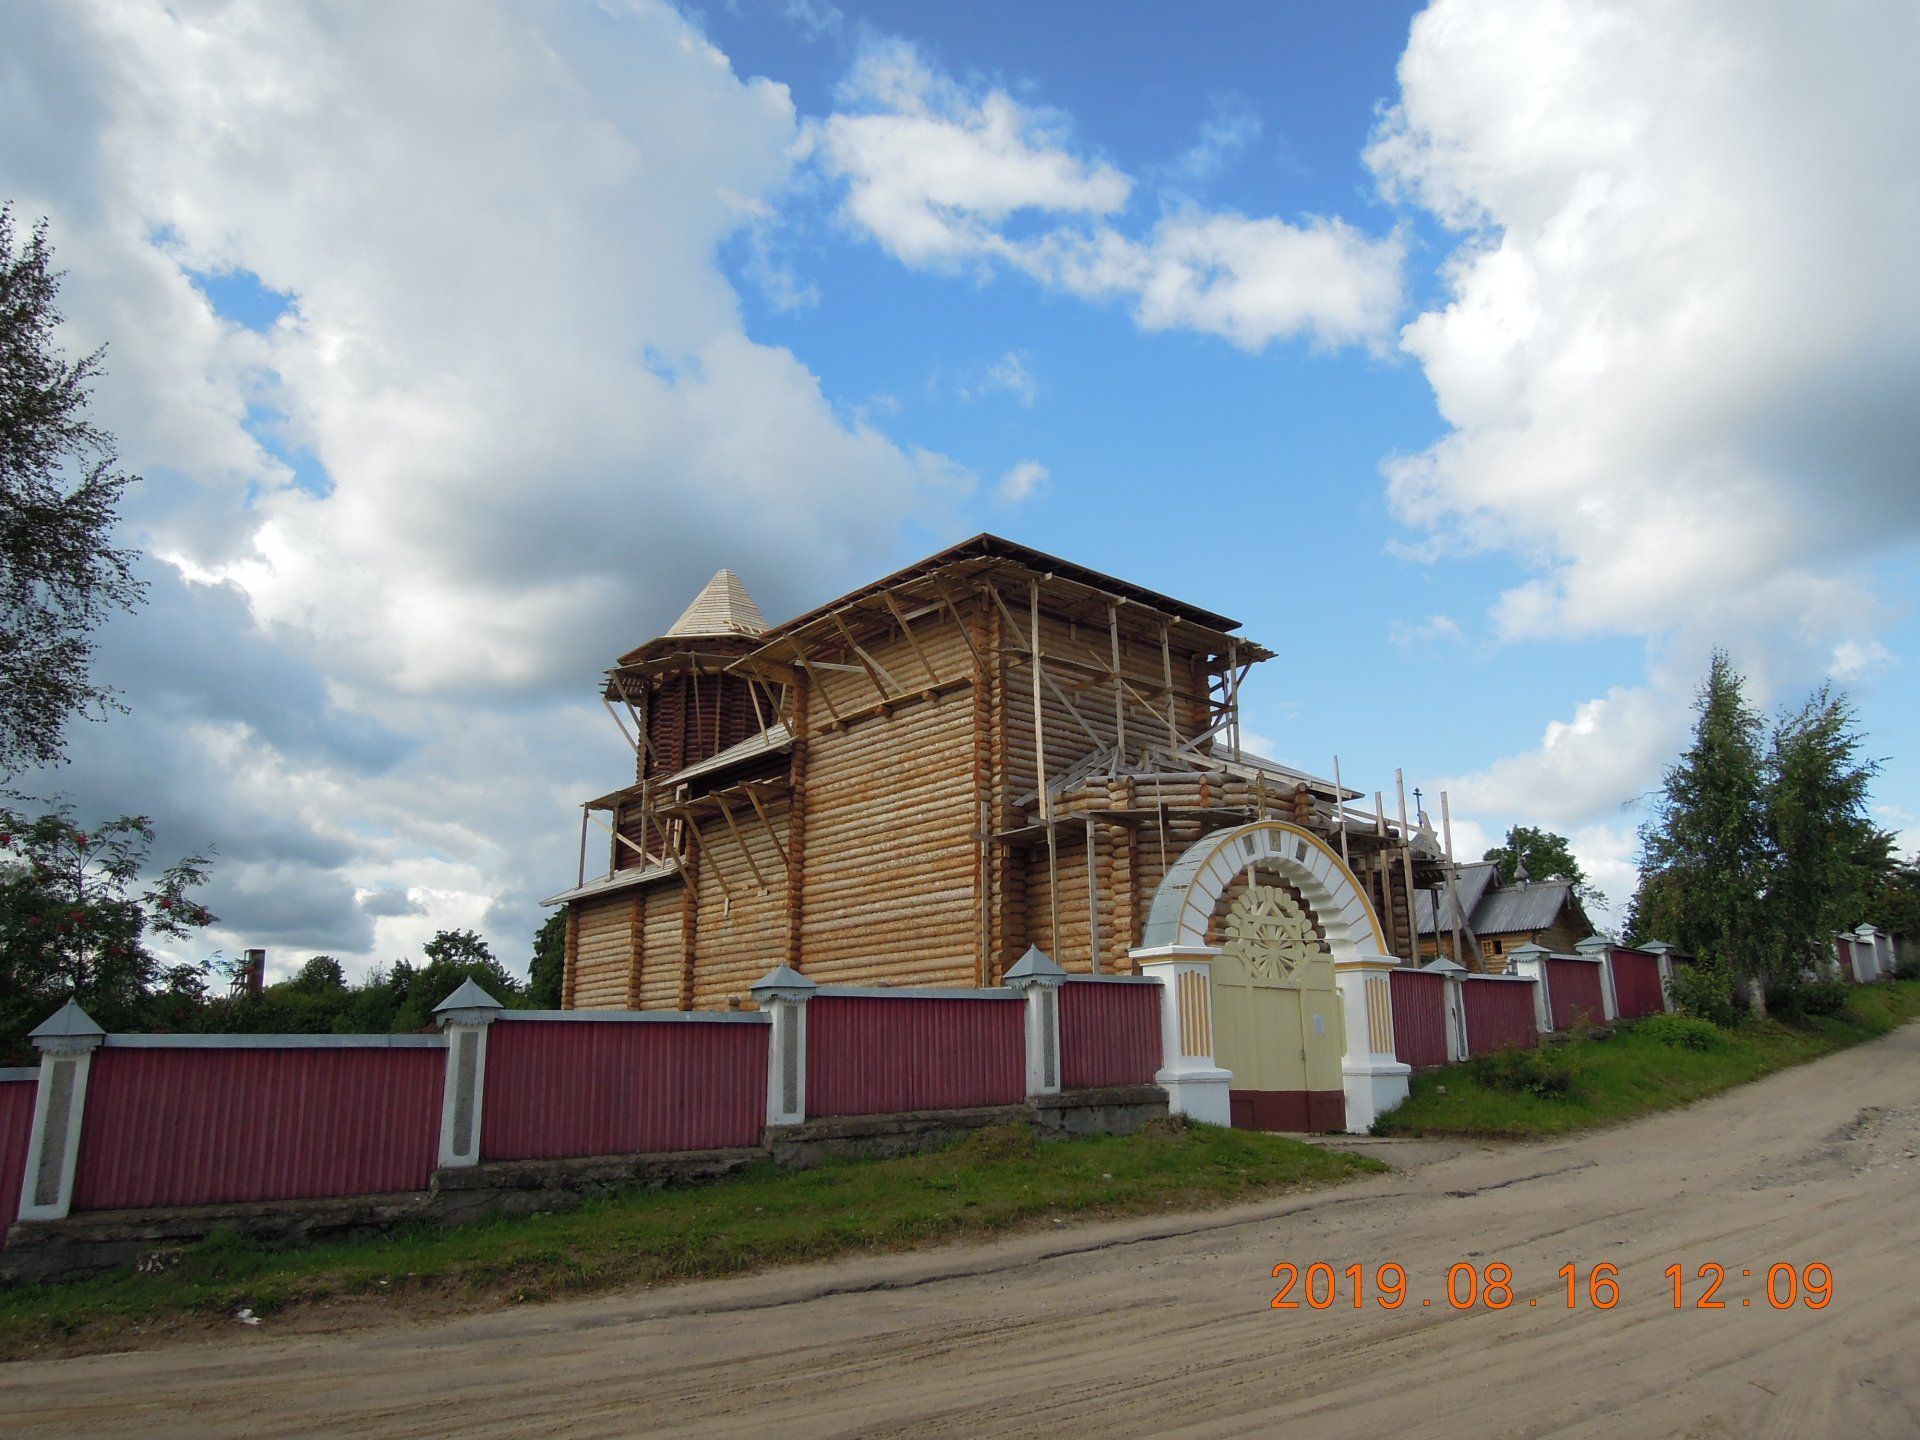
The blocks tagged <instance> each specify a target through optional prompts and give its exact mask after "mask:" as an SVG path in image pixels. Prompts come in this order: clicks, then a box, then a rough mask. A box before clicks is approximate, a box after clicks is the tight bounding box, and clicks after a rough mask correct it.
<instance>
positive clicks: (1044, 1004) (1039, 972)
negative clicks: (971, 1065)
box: [1006, 945, 1067, 1099]
mask: <svg viewBox="0 0 1920 1440" xmlns="http://www.w3.org/2000/svg"><path fill="white" fill-rule="evenodd" d="M1006 983H1007V986H1008V987H1009V988H1010V989H1013V990H1017V991H1019V992H1020V993H1021V994H1022V995H1023V996H1025V997H1026V1001H1027V1096H1028V1098H1029V1099H1031V1098H1033V1097H1035V1096H1038V1095H1058V1094H1059V1093H1060V987H1061V986H1062V985H1064V984H1066V983H1067V972H1066V971H1064V970H1062V969H1061V968H1060V967H1059V966H1058V965H1056V964H1054V962H1053V959H1052V957H1051V956H1049V955H1048V954H1047V953H1046V951H1044V950H1042V949H1041V948H1040V947H1039V946H1038V945H1029V946H1028V947H1027V953H1026V954H1024V955H1022V956H1021V957H1020V958H1019V959H1018V960H1016V961H1014V963H1013V965H1012V967H1011V968H1010V969H1009V970H1008V971H1007V974H1006Z"/></svg>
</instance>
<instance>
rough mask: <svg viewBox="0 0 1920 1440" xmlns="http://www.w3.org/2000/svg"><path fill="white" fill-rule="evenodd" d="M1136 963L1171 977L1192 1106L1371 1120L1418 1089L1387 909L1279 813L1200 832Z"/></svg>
mask: <svg viewBox="0 0 1920 1440" xmlns="http://www.w3.org/2000/svg"><path fill="white" fill-rule="evenodd" d="M1141 940H1142V943H1141V945H1140V947H1139V948H1138V949H1136V950H1134V951H1133V958H1134V961H1135V963H1136V964H1137V965H1138V966H1139V968H1140V969H1141V971H1142V972H1143V973H1145V974H1149V975H1153V976H1156V977H1157V978H1159V979H1160V980H1161V981H1162V983H1163V984H1164V985H1165V987H1166V1004H1165V1006H1164V1011H1163V1013H1164V1017H1165V1018H1164V1021H1163V1029H1164V1036H1163V1038H1164V1042H1165V1043H1164V1046H1163V1053H1164V1054H1165V1055H1166V1056H1167V1064H1166V1067H1165V1068H1164V1069H1163V1070H1162V1071H1161V1073H1160V1076H1159V1080H1160V1083H1161V1084H1162V1085H1164V1086H1166V1088H1167V1092H1168V1095H1169V1096H1170V1098H1171V1100H1172V1104H1173V1108H1174V1109H1175V1110H1176V1111H1179V1112H1181V1113H1184V1114H1188V1115H1192V1116H1193V1117H1194V1118H1196V1119H1201V1120H1212V1121H1215V1122H1217V1123H1221V1124H1228V1123H1231V1124H1236V1125H1242V1126H1246V1127H1250V1128H1254V1129H1269V1130H1282V1129H1284V1130H1339V1129H1346V1130H1365V1129H1367V1128H1368V1127H1369V1126H1370V1125H1372V1123H1373V1121H1374V1118H1375V1117H1376V1116H1378V1115H1380V1114H1381V1113H1383V1112H1385V1111H1387V1110H1390V1109H1392V1108H1393V1107H1394V1106H1395V1105H1397V1104H1399V1103H1400V1101H1401V1100H1403V1099H1405V1098H1406V1093H1407V1074H1408V1067H1407V1066H1405V1065H1403V1064H1401V1063H1400V1062H1399V1061H1398V1060H1397V1059H1396V1058H1395V1057H1394V1047H1393V999H1392V990H1391V987H1390V985H1389V983H1388V978H1387V977H1388V973H1389V972H1390V971H1391V970H1392V968H1393V965H1394V961H1393V959H1392V957H1390V956H1388V955H1386V954H1385V953H1384V951H1385V948H1386V947H1385V944H1384V941H1383V939H1382V933H1381V929H1380V921H1379V918H1378V917H1377V916H1376V915H1375V914H1374V911H1373V906H1372V904H1371V903H1370V902H1369V901H1368V899H1367V896H1366V892H1365V891H1364V890H1362V889H1361V887H1360V885H1359V882H1358V881H1357V880H1356V879H1355V877H1354V874H1353V872H1352V871H1351V870H1349V869H1348V868H1347V866H1346V865H1345V864H1344V863H1343V862H1342V861H1341V859H1340V857H1339V855H1337V854H1336V853H1334V851H1333V850H1332V849H1331V848H1330V847H1329V846H1328V845H1327V843H1326V842H1325V841H1323V840H1321V839H1320V838H1319V837H1318V836H1316V835H1314V834H1312V833H1310V832H1308V831H1306V830H1303V829H1301V828H1300V827H1299V826H1297V825H1290V824H1287V823H1286V822H1285V821H1280V820H1262V821H1257V822H1254V823H1252V824H1248V825H1240V826H1236V827H1234V828H1232V829H1227V830H1220V831H1216V832H1215V833H1213V834H1211V835H1208V836H1205V837H1204V838H1202V839H1200V840H1198V841H1196V842H1195V843H1194V844H1193V845H1191V846H1189V847H1188V849H1187V850H1186V852H1185V853H1184V854H1183V855H1181V857H1180V858H1179V860H1177V861H1176V862H1175V863H1174V865H1173V866H1172V868H1171V869H1169V870H1168V871H1167V874H1166V877H1165V878H1164V879H1163V880H1162V881H1161V882H1160V887H1159V889H1158V890H1157V891H1156V892H1155V893H1154V898H1153V906H1152V909H1151V910H1150V911H1149V912H1148V915H1147V923H1146V928H1145V931H1144V933H1143V935H1142V937H1141Z"/></svg>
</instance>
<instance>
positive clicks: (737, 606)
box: [661, 570, 767, 640]
mask: <svg viewBox="0 0 1920 1440" xmlns="http://www.w3.org/2000/svg"><path fill="white" fill-rule="evenodd" d="M766 629H767V622H766V618H765V617H764V616H763V615H761V613H760V607H759V606H758V605H756V604H754V603H753V596H751V595H749V594H748V593H747V587H746V586H744V585H742V584H741V583H740V577H739V576H738V575H736V574H734V573H733V571H731V570H721V571H717V572H716V573H715V574H714V577H713V578H712V579H711V580H709V581H708V582H707V584H706V588H705V589H704V590H702V591H701V592H700V593H699V594H698V595H696V596H694V597H693V603H692V604H691V605H689V606H687V608H686V609H685V610H684V611H682V612H681V615H680V618H679V619H678V620H676V621H674V622H673V624H672V625H670V626H668V627H667V633H666V635H664V636H662V637H661V638H662V639H669V638H671V639H678V640H689V639H704V638H708V637H711V636H717V635H748V636H754V635H762V634H765V633H766Z"/></svg>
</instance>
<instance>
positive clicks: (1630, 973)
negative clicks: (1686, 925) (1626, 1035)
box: [1613, 950, 1667, 1020]
mask: <svg viewBox="0 0 1920 1440" xmlns="http://www.w3.org/2000/svg"><path fill="white" fill-rule="evenodd" d="M1613 994H1614V998H1615V999H1616V1000H1618V1001H1619V1002H1620V1018H1621V1019H1622V1020H1638V1019H1641V1018H1642V1017H1643V1016H1647V1015H1659V1014H1661V1013H1663V1012H1664V1011H1665V1010H1666V1008H1667V1004H1666V1000H1665V999H1664V998H1663V997H1662V994H1661V990H1660V960H1659V957H1657V956H1654V955H1649V954H1647V953H1646V952H1645V951H1644V950H1615V951H1614V952H1613Z"/></svg>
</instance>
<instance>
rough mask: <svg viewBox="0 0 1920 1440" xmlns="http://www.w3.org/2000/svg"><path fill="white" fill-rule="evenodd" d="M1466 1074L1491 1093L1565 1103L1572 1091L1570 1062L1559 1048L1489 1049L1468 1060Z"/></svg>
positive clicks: (1571, 1063) (1571, 1062) (1571, 1067)
mask: <svg viewBox="0 0 1920 1440" xmlns="http://www.w3.org/2000/svg"><path fill="white" fill-rule="evenodd" d="M1467 1073H1468V1074H1469V1075H1471V1076H1472V1077H1473V1078H1474V1079H1475V1080H1477V1081H1478V1082H1479V1083H1480V1084H1482V1085H1485V1086H1486V1087H1487V1088H1488V1089H1490V1090H1508V1091H1511V1092H1513V1093H1514V1094H1516V1095H1536V1096H1538V1097H1539V1098H1540V1099H1542V1100H1564V1099H1566V1097H1567V1093H1568V1091H1570V1090H1571V1089H1572V1088H1573V1061H1572V1060H1571V1059H1569V1058H1568V1056H1567V1054H1566V1052H1565V1051H1564V1050H1561V1049H1558V1048H1556V1049H1554V1050H1489V1051H1488V1052H1487V1053H1486V1054H1484V1055H1476V1056H1474V1057H1473V1058H1472V1059H1471V1060H1469V1061H1467Z"/></svg>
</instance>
